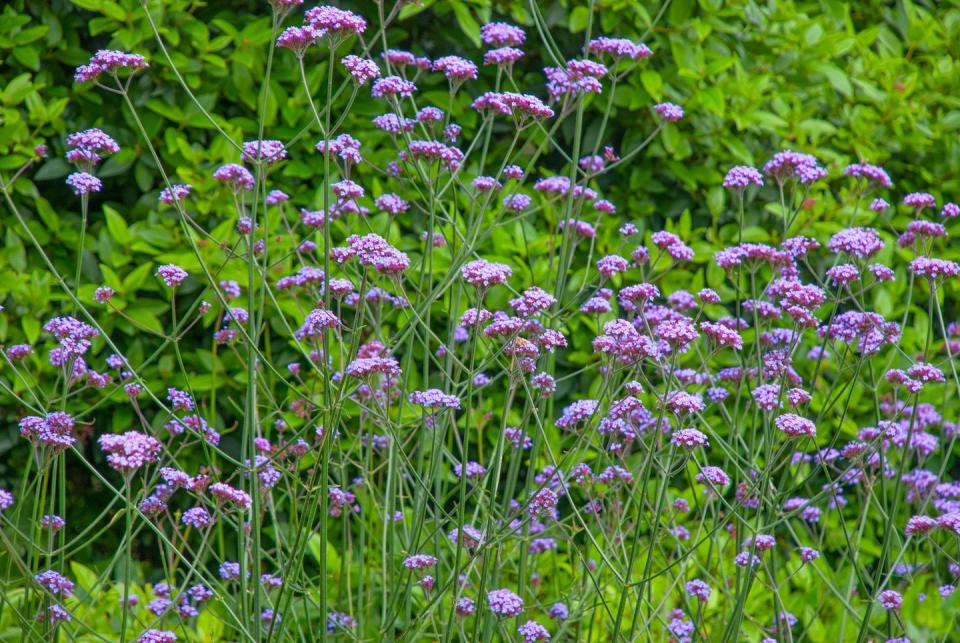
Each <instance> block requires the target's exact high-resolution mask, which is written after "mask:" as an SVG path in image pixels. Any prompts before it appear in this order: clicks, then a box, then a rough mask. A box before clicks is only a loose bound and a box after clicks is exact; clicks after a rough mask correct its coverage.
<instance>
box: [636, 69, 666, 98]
mask: <svg viewBox="0 0 960 643" xmlns="http://www.w3.org/2000/svg"><path fill="white" fill-rule="evenodd" d="M640 83H641V84H642V85H643V88H644V89H645V90H647V93H648V94H650V97H651V98H653V99H654V100H660V99H661V98H662V97H663V94H662V93H661V92H660V90H661V89H663V78H661V77H660V74H658V73H657V72H655V71H653V70H652V69H645V70H643V73H641V74H640Z"/></svg>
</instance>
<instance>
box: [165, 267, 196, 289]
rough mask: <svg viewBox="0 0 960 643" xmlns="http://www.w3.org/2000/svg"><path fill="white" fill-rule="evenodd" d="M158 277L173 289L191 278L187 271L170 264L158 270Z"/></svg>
mask: <svg viewBox="0 0 960 643" xmlns="http://www.w3.org/2000/svg"><path fill="white" fill-rule="evenodd" d="M157 276H158V277H160V278H161V279H163V281H164V283H165V284H167V285H168V286H169V287H171V288H176V287H177V286H179V285H180V284H182V283H183V282H184V281H185V280H186V278H187V277H188V276H189V275H188V274H187V271H186V270H184V269H183V268H181V267H180V266H178V265H175V264H172V263H168V264H165V265H163V266H160V267H159V268H157Z"/></svg>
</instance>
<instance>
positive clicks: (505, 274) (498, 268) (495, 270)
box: [460, 259, 513, 288]
mask: <svg viewBox="0 0 960 643" xmlns="http://www.w3.org/2000/svg"><path fill="white" fill-rule="evenodd" d="M460 274H461V275H462V276H463V278H464V280H465V281H466V282H467V283H469V284H471V285H473V286H476V287H477V288H489V287H490V286H495V285H498V284H505V283H506V282H507V279H509V278H510V275H511V274H513V270H511V268H510V266H508V265H506V264H502V263H492V262H489V261H487V260H486V259H477V260H475V261H471V262H469V263H467V264H465V265H464V266H463V267H462V268H461V269H460Z"/></svg>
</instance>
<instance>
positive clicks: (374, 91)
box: [370, 76, 417, 98]
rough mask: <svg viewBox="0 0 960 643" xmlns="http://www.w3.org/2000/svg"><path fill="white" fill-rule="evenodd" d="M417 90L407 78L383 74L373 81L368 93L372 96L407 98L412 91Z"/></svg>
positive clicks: (411, 94)
mask: <svg viewBox="0 0 960 643" xmlns="http://www.w3.org/2000/svg"><path fill="white" fill-rule="evenodd" d="M415 91H417V86H416V85H414V84H413V82H411V81H409V80H404V79H403V78H400V77H399V76H385V77H383V78H380V79H378V80H376V81H374V83H373V87H372V88H371V89H370V95H371V96H373V97H374V98H393V97H397V96H399V97H401V98H409V97H410V96H413V92H415Z"/></svg>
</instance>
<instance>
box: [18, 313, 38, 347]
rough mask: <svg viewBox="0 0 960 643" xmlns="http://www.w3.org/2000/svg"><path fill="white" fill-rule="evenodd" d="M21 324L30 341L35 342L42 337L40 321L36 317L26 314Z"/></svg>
mask: <svg viewBox="0 0 960 643" xmlns="http://www.w3.org/2000/svg"><path fill="white" fill-rule="evenodd" d="M20 326H22V327H23V334H24V335H25V336H26V338H27V341H28V342H29V343H31V344H32V343H34V342H35V341H37V338H38V337H40V322H39V321H37V319H36V318H35V317H30V316H29V315H24V316H23V318H22V319H21V320H20Z"/></svg>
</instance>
